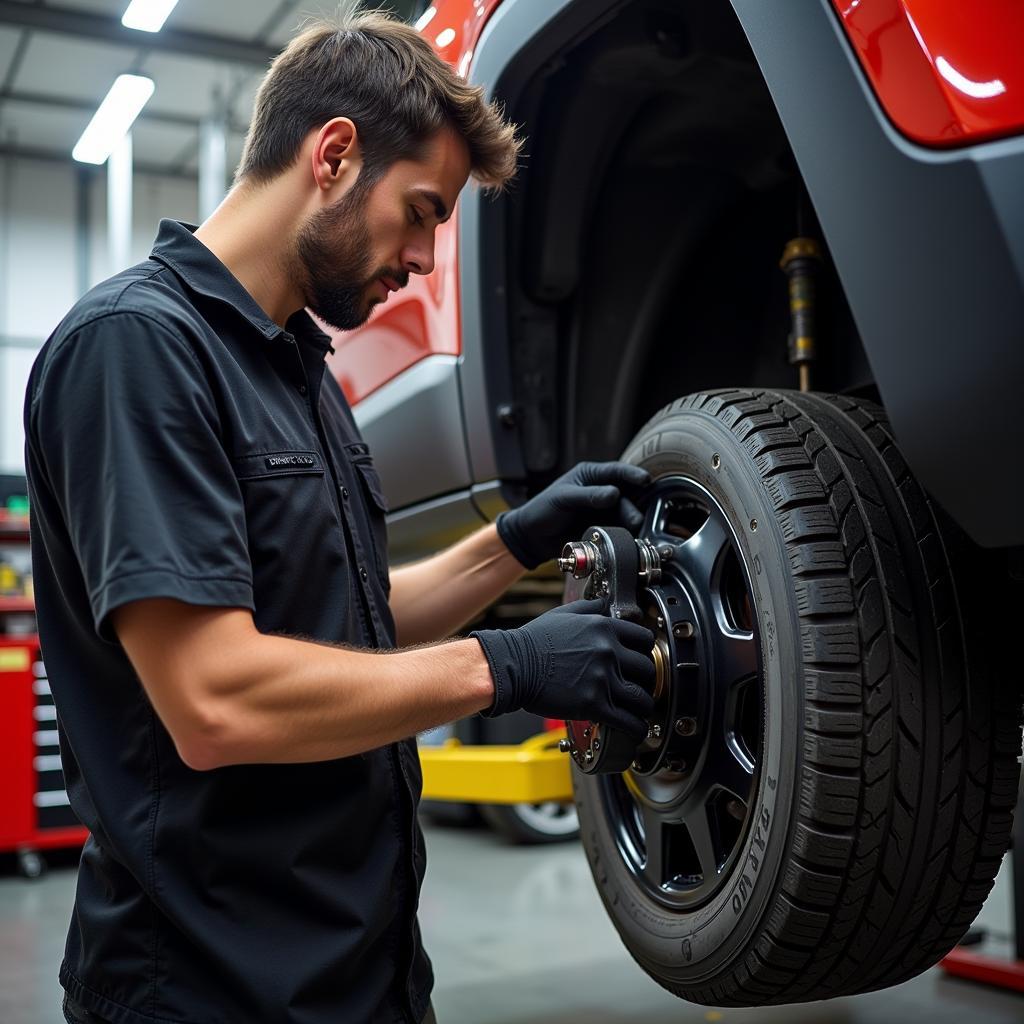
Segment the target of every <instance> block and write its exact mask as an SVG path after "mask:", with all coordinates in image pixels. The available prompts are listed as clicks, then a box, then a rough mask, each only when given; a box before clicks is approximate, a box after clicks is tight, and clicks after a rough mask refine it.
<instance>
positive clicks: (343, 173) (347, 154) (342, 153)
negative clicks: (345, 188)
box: [312, 117, 362, 192]
mask: <svg viewBox="0 0 1024 1024" xmlns="http://www.w3.org/2000/svg"><path fill="white" fill-rule="evenodd" d="M312 159H313V178H314V179H315V181H316V184H317V188H319V189H321V190H323V191H325V192H326V191H329V190H330V189H332V188H336V187H337V186H338V185H341V184H343V183H344V184H346V185H347V184H348V183H349V182H351V181H352V180H354V179H355V178H356V176H357V175H358V174H359V169H360V168H361V167H362V152H361V149H360V146H359V133H358V132H357V131H356V126H355V125H354V124H353V123H352V121H350V120H349V119H348V118H347V117H335V118H332V119H331V120H330V121H328V122H327V124H325V125H324V126H323V127H322V128H321V129H320V131H319V132H318V133H317V136H316V140H315V141H314V143H313V153H312Z"/></svg>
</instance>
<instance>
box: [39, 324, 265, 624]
mask: <svg viewBox="0 0 1024 1024" xmlns="http://www.w3.org/2000/svg"><path fill="white" fill-rule="evenodd" d="M27 421H28V422H27V424H26V426H27V427H28V437H27V444H28V445H29V446H30V448H31V447H34V448H35V451H34V452H33V453H32V455H33V461H34V462H35V463H36V464H37V465H39V466H41V467H42V468H43V473H44V475H45V477H46V485H47V487H48V489H49V490H50V491H51V493H52V494H53V496H54V498H55V500H56V503H57V506H58V507H59V509H60V511H61V514H62V516H63V519H64V524H65V526H66V529H67V533H68V536H69V539H70V543H71V547H72V549H73V551H74V555H75V558H76V559H77V561H78V564H79V566H80V568H81V572H82V577H83V580H84V583H85V587H86V589H87V591H88V595H89V601H90V605H91V609H92V614H93V619H94V625H95V627H96V630H97V632H98V633H99V634H100V636H101V637H102V638H103V639H105V640H114V639H116V638H115V636H114V633H113V630H112V629H111V628H110V626H109V623H108V621H107V620H108V616H109V614H110V612H111V611H112V610H113V609H115V608H117V607H119V606H120V605H123V604H127V603H128V602H130V601H136V600H140V599H142V598H152V597H170V598H176V599H177V600H179V601H185V602H188V603H190V604H198V605H223V606H225V607H248V608H252V607H253V592H252V566H251V563H250V559H249V552H248V547H247V543H246V526H245V512H244V506H243V501H242V495H241V491H240V488H239V485H238V482H237V480H236V478H235V474H234V472H233V470H232V467H231V461H230V458H229V456H228V453H227V452H226V451H225V448H224V444H223V441H222V438H221V434H220V426H219V418H218V414H217V403H216V400H215V397H214V394H213V391H212V388H211V385H210V382H209V380H208V379H207V376H206V374H205V373H204V371H203V369H202V366H201V364H200V362H199V359H198V357H197V356H196V355H195V353H194V351H193V350H192V348H191V347H190V345H189V343H188V341H187V340H186V339H185V338H183V337H181V336H179V335H178V334H176V333H175V332H174V331H172V330H170V329H168V328H166V327H164V326H162V325H161V324H160V323H158V322H157V321H156V320H154V319H152V318H151V317H148V316H146V315H144V314H138V313H120V312H119V313H113V314H109V315H107V316H104V317H101V318H99V319H97V320H95V321H92V322H91V323H89V324H87V325H85V326H84V327H81V328H79V329H78V330H76V331H75V332H74V333H73V334H71V335H69V336H68V337H66V338H64V339H62V340H61V341H60V342H59V344H58V345H57V347H55V348H54V349H53V350H52V351H51V352H50V353H49V354H48V356H47V357H46V361H45V363H44V364H43V366H42V367H41V372H40V373H39V375H38V377H36V380H35V390H34V392H33V393H32V394H31V396H30V406H29V416H28V417H27Z"/></svg>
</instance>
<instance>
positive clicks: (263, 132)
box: [235, 11, 522, 189]
mask: <svg viewBox="0 0 1024 1024" xmlns="http://www.w3.org/2000/svg"><path fill="white" fill-rule="evenodd" d="M334 117H348V118H351V119H352V121H353V123H354V124H355V126H356V129H357V131H358V132H359V138H360V141H361V144H362V149H363V174H365V175H366V177H367V179H368V181H370V182H372V181H374V180H376V179H377V178H378V177H380V176H381V175H382V174H383V173H384V171H386V170H387V168H388V167H389V166H390V165H391V164H393V163H394V162H395V161H396V160H399V159H409V158H415V157H416V156H417V155H418V154H419V153H420V152H421V151H422V149H423V147H424V146H425V144H426V143H427V142H428V140H429V139H430V138H432V137H433V136H434V135H435V134H436V133H437V132H438V131H439V130H440V129H441V128H443V127H445V126H446V125H447V126H450V127H451V128H453V129H454V130H455V132H456V133H457V134H458V135H460V136H461V137H462V138H463V139H464V140H465V142H466V145H467V146H468V147H469V157H470V165H471V169H472V175H473V177H474V178H476V179H477V180H478V181H479V182H480V183H481V184H483V185H484V186H485V187H486V188H489V189H500V188H502V187H503V186H504V185H505V184H506V182H508V180H509V179H510V178H511V177H512V176H513V175H514V174H515V171H516V162H517V158H518V155H519V150H520V147H521V146H522V142H521V140H520V139H519V138H517V136H516V126H515V125H513V124H510V123H509V122H508V121H506V120H505V119H504V116H503V113H502V111H501V109H500V107H498V105H497V104H495V103H488V102H486V100H485V99H484V92H483V89H481V88H480V87H479V86H472V85H469V84H468V83H467V82H466V81H465V80H464V79H463V78H461V77H460V76H459V75H457V74H456V73H455V71H454V70H453V69H452V68H451V67H450V66H449V65H448V64H446V63H445V62H444V61H443V60H441V58H440V57H438V55H437V54H436V53H435V52H434V51H433V50H432V49H431V47H430V44H429V43H428V42H427V41H426V40H425V39H424V38H423V37H422V36H421V35H420V34H419V33H418V32H417V31H416V30H415V29H414V28H412V27H411V26H410V25H406V24H405V23H404V22H401V21H398V20H396V19H395V18H393V17H391V16H389V15H387V14H385V13H383V12H380V11H363V12H360V13H356V14H349V15H343V16H341V17H340V18H338V19H337V20H318V21H316V22H314V23H313V24H312V25H310V26H309V27H307V28H306V29H305V30H304V31H303V32H302V33H300V34H299V35H298V36H296V37H295V38H294V39H293V40H292V41H291V42H290V43H289V44H288V46H287V47H286V48H285V49H284V50H283V51H282V52H281V53H280V54H278V56H277V57H276V58H275V59H274V62H273V63H272V64H271V66H270V70H269V71H268V72H267V74H266V76H265V77H264V79H263V82H262V83H261V85H260V88H259V92H258V93H257V94H256V104H255V109H254V111H253V118H252V123H251V124H250V126H249V134H248V135H247V136H246V140H245V149H244V151H243V153H242V160H241V163H240V164H239V165H238V170H237V171H236V172H235V180H236V181H242V180H243V179H244V180H246V181H253V182H257V183H262V182H265V181H268V180H269V179H271V178H273V177H275V176H276V175H278V174H280V173H281V172H282V171H284V170H286V169H287V168H288V167H290V166H291V165H292V164H293V163H294V161H295V158H296V157H297V156H298V152H299V149H300V147H301V145H302V142H303V140H304V139H305V137H306V135H307V134H308V133H309V132H310V131H312V130H313V129H314V128H318V127H320V126H321V125H323V124H326V123H327V122H328V121H330V120H331V118H334ZM361 176H362V175H361ZM365 183H366V182H364V184H365Z"/></svg>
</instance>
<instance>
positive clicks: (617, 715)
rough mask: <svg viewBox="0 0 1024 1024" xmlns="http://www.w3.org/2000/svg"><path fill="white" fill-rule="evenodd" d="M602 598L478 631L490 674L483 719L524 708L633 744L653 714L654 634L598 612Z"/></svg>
mask: <svg viewBox="0 0 1024 1024" xmlns="http://www.w3.org/2000/svg"><path fill="white" fill-rule="evenodd" d="M602 608H604V602H603V601H599V600H598V601H574V602H573V603H572V604H567V605H563V606H562V607H560V608H554V609H552V610H551V611H549V612H545V613H544V614H543V615H540V616H538V617H537V618H536V619H534V620H533V621H532V622H528V623H527V624H526V625H525V626H520V627H519V628H518V629H482V630H479V631H478V632H475V633H471V634H470V636H473V637H476V639H477V640H479V641H480V646H481V647H482V648H483V649H484V654H485V655H486V656H487V662H488V664H489V665H490V667H491V675H492V676H493V677H494V703H493V704H492V705H491V707H490V708H489V709H488V710H487V711H485V712H484V714H485V715H487V716H488V717H494V716H495V715H504V714H506V713H508V712H509V711H517V710H518V709H519V708H524V709H525V710H526V711H532V712H533V713H534V714H535V715H542V716H544V717H545V718H567V719H574V720H575V719H584V720H590V721H594V722H602V723H604V724H607V725H611V726H614V727H615V728H617V729H621V730H622V731H623V732H625V733H628V734H629V735H630V736H633V737H634V738H635V739H636V741H637V742H638V743H639V742H640V741H641V740H642V739H643V738H644V737H645V736H646V735H647V723H646V721H645V719H646V718H650V717H651V715H652V714H653V713H654V698H653V697H652V696H651V691H653V689H654V662H653V660H652V659H651V648H652V647H653V646H654V634H653V633H652V632H651V631H650V630H649V629H647V628H646V627H644V626H639V625H637V624H636V623H635V622H627V621H626V620H625V619H612V618H609V617H608V616H607V615H602V614H600V612H601V610H602Z"/></svg>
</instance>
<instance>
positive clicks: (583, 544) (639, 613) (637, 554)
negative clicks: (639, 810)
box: [558, 526, 672, 775]
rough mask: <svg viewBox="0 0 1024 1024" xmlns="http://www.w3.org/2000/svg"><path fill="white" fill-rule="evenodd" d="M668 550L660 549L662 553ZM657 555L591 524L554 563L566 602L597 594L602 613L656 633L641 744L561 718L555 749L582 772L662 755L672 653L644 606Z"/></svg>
mask: <svg viewBox="0 0 1024 1024" xmlns="http://www.w3.org/2000/svg"><path fill="white" fill-rule="evenodd" d="M670 552H671V549H669V548H666V550H665V552H664V554H665V555H669V554H670ZM662 557H663V553H662V552H659V551H658V549H657V548H655V546H654V545H653V544H651V543H650V541H647V540H642V539H636V538H634V537H633V535H632V534H631V533H630V532H629V531H628V530H625V529H623V528H622V527H620V526H610V527H600V526H594V527H591V528H590V529H589V530H587V531H586V533H585V534H584V539H583V540H577V541H571V542H570V543H568V544H566V545H565V548H564V549H563V550H562V557H561V558H559V560H558V567H559V568H560V569H561V570H562V572H564V573H566V574H567V575H568V576H569V579H568V581H567V584H566V599H567V600H568V601H576V600H580V599H585V600H591V599H595V598H599V599H601V600H603V601H604V602H605V608H606V611H607V614H608V615H611V616H612V617H614V618H617V619H628V620H630V621H631V622H639V623H642V624H643V625H646V626H649V627H650V628H651V629H653V630H655V636H656V640H655V644H654V649H653V651H652V652H651V657H652V658H653V660H654V666H655V670H656V681H655V690H654V699H655V712H654V717H653V719H652V720H651V721H650V722H649V723H648V725H649V729H648V733H647V738H646V739H645V740H644V741H643V742H642V743H640V744H639V745H637V744H636V743H635V742H634V741H633V740H632V739H630V737H629V736H627V735H626V734H625V733H623V732H621V731H620V730H618V729H613V728H611V727H609V726H607V725H602V724H601V723H599V722H589V721H579V722H566V723H565V724H566V739H564V740H562V744H561V748H562V750H566V751H568V752H569V753H570V754H571V755H572V758H573V760H574V761H575V762H576V764H577V765H578V766H579V767H580V769H581V770H582V771H584V772H586V773H587V774H588V775H591V774H597V773H610V772H624V771H625V770H626V769H627V768H632V769H633V770H634V771H654V770H656V768H657V767H658V766H659V765H660V763H661V761H662V760H663V754H664V751H665V747H666V743H665V741H666V740H667V738H668V720H669V715H670V711H671V699H670V698H671V693H670V690H671V686H670V685H669V684H670V671H669V666H670V665H671V664H672V654H671V652H670V649H669V643H668V641H667V639H666V637H665V635H664V626H665V619H664V617H663V616H661V615H658V614H657V611H655V612H654V613H653V615H652V614H651V613H650V612H649V611H645V609H648V608H650V607H652V606H654V604H655V603H656V598H655V595H654V594H653V592H652V588H654V587H656V586H657V583H658V581H659V580H660V579H661V563H662ZM641 602H643V605H644V607H643V608H641Z"/></svg>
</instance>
